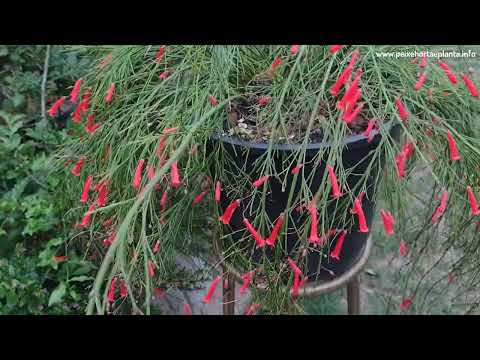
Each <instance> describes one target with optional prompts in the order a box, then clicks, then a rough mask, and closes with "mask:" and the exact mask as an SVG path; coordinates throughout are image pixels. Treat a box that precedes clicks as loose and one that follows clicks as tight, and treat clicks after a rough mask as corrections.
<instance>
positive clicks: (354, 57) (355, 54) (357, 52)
mask: <svg viewBox="0 0 480 360" xmlns="http://www.w3.org/2000/svg"><path fill="white" fill-rule="evenodd" d="M359 56H360V50H358V48H356V49H355V50H354V51H353V52H352V56H351V57H350V61H349V62H348V67H349V68H351V69H353V67H354V66H355V64H356V63H357V60H358V58H359Z"/></svg>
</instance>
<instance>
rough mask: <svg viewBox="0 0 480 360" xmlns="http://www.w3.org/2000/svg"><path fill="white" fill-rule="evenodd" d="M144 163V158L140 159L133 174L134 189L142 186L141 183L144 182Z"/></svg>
mask: <svg viewBox="0 0 480 360" xmlns="http://www.w3.org/2000/svg"><path fill="white" fill-rule="evenodd" d="M143 164H145V160H144V159H140V160H138V163H137V167H136V169H135V174H134V176H133V181H132V187H133V188H134V189H138V188H139V187H140V183H141V182H142V170H143Z"/></svg>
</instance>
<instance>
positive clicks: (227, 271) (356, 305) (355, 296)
mask: <svg viewBox="0 0 480 360" xmlns="http://www.w3.org/2000/svg"><path fill="white" fill-rule="evenodd" d="M372 246H373V240H372V238H371V237H369V238H368V239H367V244H366V246H365V251H364V253H363V255H362V257H361V258H360V259H359V260H358V261H357V263H356V264H355V265H354V266H353V267H352V268H351V269H350V270H349V271H347V272H346V273H345V274H343V275H341V276H340V277H338V278H336V279H335V280H332V281H329V282H324V283H322V282H313V283H309V284H307V285H306V286H305V287H304V288H302V289H300V291H299V297H302V296H304V297H317V296H319V295H321V294H326V293H330V292H332V291H335V290H337V289H339V288H342V287H345V286H346V288H347V306H348V315H359V314H360V273H361V271H362V270H363V267H364V266H365V264H366V263H367V261H368V258H369V256H370V252H371V250H372ZM216 249H217V250H219V249H221V245H220V246H218V247H216ZM217 257H218V261H219V263H220V264H221V265H222V271H223V279H224V281H225V280H227V281H228V283H227V285H226V286H223V302H224V304H223V314H224V315H234V314H235V281H237V280H238V281H241V274H240V273H239V272H238V271H237V270H236V269H235V268H234V267H232V266H231V265H230V264H228V263H227V262H226V261H223V259H222V256H221V253H217ZM259 290H261V291H262V290H265V289H263V288H259Z"/></svg>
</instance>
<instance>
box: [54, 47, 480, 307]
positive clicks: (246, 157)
mask: <svg viewBox="0 0 480 360" xmlns="http://www.w3.org/2000/svg"><path fill="white" fill-rule="evenodd" d="M413 48H415V49H416V50H417V51H419V52H420V51H421V50H422V49H420V48H417V47H413ZM407 49H408V50H410V51H411V49H412V47H393V46H342V45H332V46H307V45H304V46H300V45H293V46H188V45H179V46H160V47H143V46H133V47H113V48H109V49H101V48H87V49H86V50H87V51H91V52H99V51H100V52H102V60H101V62H100V63H99V64H98V66H97V67H96V68H95V69H93V70H92V73H91V74H90V75H89V76H88V77H86V78H85V79H84V80H82V81H81V82H79V83H78V82H77V84H76V86H75V87H74V88H73V89H72V92H74V95H76V96H74V98H75V99H74V100H76V104H77V108H76V110H75V114H74V116H73V117H74V122H76V124H75V126H76V127H77V128H78V129H77V130H78V131H77V134H78V135H77V136H76V137H73V138H72V140H71V141H70V142H69V143H68V144H66V146H65V147H64V148H63V149H62V150H61V151H60V153H59V159H60V160H61V163H62V164H64V165H65V161H67V162H71V163H67V165H66V167H62V169H61V170H60V171H64V172H65V174H66V175H65V190H66V191H65V192H64V193H65V194H67V196H64V195H63V194H62V197H63V198H67V199H66V201H67V202H66V204H69V205H70V204H75V205H72V206H70V207H71V208H72V211H70V212H69V213H68V216H67V220H68V221H72V222H73V223H75V222H76V224H75V226H74V227H75V230H74V233H75V239H76V240H77V243H78V245H79V246H84V247H86V248H87V249H88V250H89V251H92V249H95V251H94V254H96V255H95V256H98V258H99V260H100V258H101V262H100V263H99V264H100V267H99V271H98V274H97V277H96V279H95V282H94V285H93V290H92V294H91V301H90V305H89V308H88V310H87V312H88V313H92V312H94V311H96V312H98V313H104V312H105V311H106V310H107V309H112V308H113V309H115V308H116V306H117V305H116V304H117V303H118V299H119V298H122V297H123V298H126V299H127V300H128V303H129V304H131V306H132V308H133V309H134V310H136V311H142V312H146V313H149V311H150V299H151V295H152V292H153V291H154V289H155V288H156V287H158V286H162V284H165V280H164V279H166V278H168V277H169V276H170V274H172V273H173V272H174V271H175V268H174V262H173V257H174V254H175V252H176V251H179V250H182V249H185V247H188V246H191V245H192V244H194V243H195V241H196V240H195V231H194V230H192V229H193V226H194V225H195V226H198V227H199V228H205V227H212V226H213V227H214V228H215V229H216V230H215V231H216V232H217V233H218V236H219V237H220V238H221V239H222V243H223V246H222V252H223V254H222V255H223V257H224V258H228V259H229V261H230V262H231V263H232V264H234V266H235V267H236V268H237V269H238V270H239V271H241V272H242V273H244V277H243V278H244V284H243V287H250V288H251V289H252V290H255V286H254V285H255V284H257V285H258V284H262V287H263V288H265V289H267V291H265V292H263V293H262V295H259V296H261V298H260V299H261V300H260V303H261V304H262V308H263V309H264V311H266V312H267V313H282V312H283V311H285V309H286V308H288V304H289V303H290V301H291V300H292V298H293V299H295V297H296V295H297V293H298V291H299V289H301V287H302V286H304V284H306V283H307V282H309V281H317V280H320V281H330V280H332V279H335V278H336V277H338V276H340V275H341V274H343V273H345V272H346V271H347V270H348V269H349V268H351V267H352V266H353V265H354V264H355V262H356V261H357V260H358V258H359V257H360V256H361V255H362V252H363V251H364V246H365V242H366V239H367V237H368V236H369V232H370V226H371V221H372V218H373V217H374V215H375V214H376V213H377V212H378V213H379V216H380V217H381V219H382V221H383V224H384V227H385V232H386V233H387V234H388V235H390V236H392V238H394V239H395V234H396V232H397V231H398V230H399V227H400V225H401V222H402V207H403V206H404V205H405V204H404V202H403V201H402V196H401V194H402V191H404V190H405V184H406V183H407V182H408V178H409V173H410V171H411V169H412V168H413V166H414V164H418V163H421V164H423V165H425V166H427V168H428V170H429V174H430V176H432V177H433V178H434V180H435V181H436V183H437V184H438V185H439V186H440V187H441V188H443V189H444V190H443V191H442V192H440V193H439V196H438V199H437V203H436V205H435V208H433V209H432V208H426V209H425V211H426V212H429V213H431V222H430V224H429V226H436V224H438V222H439V221H440V219H441V218H442V215H443V214H444V213H445V212H448V211H453V210H451V209H456V211H457V213H458V212H459V211H460V212H461V214H460V215H459V216H463V217H464V218H465V219H467V220H468V221H467V223H466V226H469V225H471V224H472V223H473V222H475V216H477V215H478V213H479V212H480V211H479V210H478V207H476V206H477V205H476V197H478V188H477V187H476V186H477V183H476V175H475V174H473V173H472V172H471V171H470V172H469V169H470V170H471V169H473V167H475V166H477V165H478V164H479V155H480V150H479V144H478V138H477V137H476V134H477V128H476V121H478V111H479V109H480V108H479V104H478V90H477V88H476V80H474V79H472V78H471V76H470V75H469V74H467V73H460V69H457V68H455V67H453V66H452V65H447V63H446V62H444V61H442V60H439V61H437V60H435V59H427V58H426V57H423V58H420V59H415V61H410V60H411V59H410V60H405V59H401V60H398V59H393V58H390V57H388V56H384V57H382V56H379V55H378V54H379V52H388V51H390V52H391V51H405V50H407ZM57 105H58V104H57ZM53 106H54V107H55V104H54V105H53ZM59 108H61V104H60V106H59ZM54 110H55V109H54ZM379 186H381V187H382V189H388V191H390V192H391V194H392V196H391V198H390V199H389V203H388V205H389V206H388V208H385V209H376V207H375V202H376V201H375V199H376V195H377V192H378V191H379ZM383 191H385V190H383ZM71 194H75V196H71ZM79 199H80V203H78V201H79ZM199 217H200V220H199ZM396 240H397V241H398V243H399V247H401V248H402V253H403V252H404V250H405V248H406V246H407V245H408V244H405V243H403V242H402V241H401V239H398V238H397V239H396ZM218 281H219V280H218V279H216V280H215V281H214V282H213V283H212V287H211V289H209V291H208V292H207V293H206V298H205V301H206V302H208V301H209V295H211V293H212V292H214V291H218V290H217V289H219V288H220V287H219V286H218ZM159 284H160V285H159ZM117 289H119V290H117ZM118 292H120V296H118ZM142 302H143V303H142Z"/></svg>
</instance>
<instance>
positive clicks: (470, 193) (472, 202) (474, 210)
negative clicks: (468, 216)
mask: <svg viewBox="0 0 480 360" xmlns="http://www.w3.org/2000/svg"><path fill="white" fill-rule="evenodd" d="M467 194H468V201H469V202H470V209H471V213H472V216H477V215H480V209H479V208H478V203H477V199H476V198H475V194H474V193H473V190H472V187H471V186H467Z"/></svg>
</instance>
